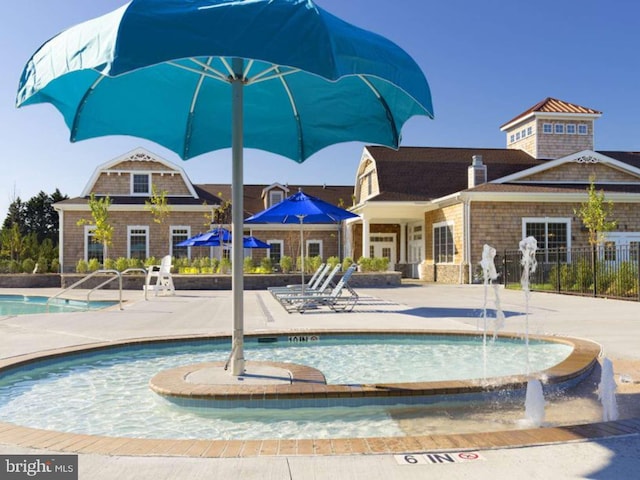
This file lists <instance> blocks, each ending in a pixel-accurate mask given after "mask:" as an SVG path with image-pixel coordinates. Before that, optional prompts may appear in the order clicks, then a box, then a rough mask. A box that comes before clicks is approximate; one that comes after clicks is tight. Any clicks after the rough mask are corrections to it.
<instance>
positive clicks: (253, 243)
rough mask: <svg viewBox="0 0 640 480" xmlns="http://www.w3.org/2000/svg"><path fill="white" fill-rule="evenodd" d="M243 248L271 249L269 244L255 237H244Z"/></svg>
mask: <svg viewBox="0 0 640 480" xmlns="http://www.w3.org/2000/svg"><path fill="white" fill-rule="evenodd" d="M242 247H243V248H271V245H269V244H268V243H267V242H263V241H262V240H260V239H259V238H256V237H254V236H249V237H244V238H243V239H242Z"/></svg>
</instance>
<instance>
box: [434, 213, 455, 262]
mask: <svg viewBox="0 0 640 480" xmlns="http://www.w3.org/2000/svg"><path fill="white" fill-rule="evenodd" d="M453 227H454V223H453V222H440V223H434V224H433V260H434V262H435V263H453V262H454V259H455V253H456V252H455V250H456V246H455V243H454V241H453Z"/></svg>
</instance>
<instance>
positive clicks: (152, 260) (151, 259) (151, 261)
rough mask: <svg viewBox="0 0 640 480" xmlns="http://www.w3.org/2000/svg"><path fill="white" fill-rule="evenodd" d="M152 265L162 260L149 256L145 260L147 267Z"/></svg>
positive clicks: (158, 263)
mask: <svg viewBox="0 0 640 480" xmlns="http://www.w3.org/2000/svg"><path fill="white" fill-rule="evenodd" d="M152 265H160V261H159V260H158V259H157V258H156V257H147V258H146V260H145V261H144V266H145V268H149V267H151V266H152ZM105 268H106V261H105Z"/></svg>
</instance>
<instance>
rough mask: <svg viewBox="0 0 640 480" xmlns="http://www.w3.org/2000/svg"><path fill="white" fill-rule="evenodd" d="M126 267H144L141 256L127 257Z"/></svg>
mask: <svg viewBox="0 0 640 480" xmlns="http://www.w3.org/2000/svg"><path fill="white" fill-rule="evenodd" d="M128 260H129V261H128V262H127V268H144V261H143V260H142V259H141V258H129V259H128Z"/></svg>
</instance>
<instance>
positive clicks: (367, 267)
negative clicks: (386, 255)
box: [358, 257, 373, 272]
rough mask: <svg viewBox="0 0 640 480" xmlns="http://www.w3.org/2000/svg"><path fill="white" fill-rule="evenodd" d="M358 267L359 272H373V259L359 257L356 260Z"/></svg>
mask: <svg viewBox="0 0 640 480" xmlns="http://www.w3.org/2000/svg"><path fill="white" fill-rule="evenodd" d="M358 266H359V267H360V271H361V272H373V258H369V257H360V258H359V259H358Z"/></svg>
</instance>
